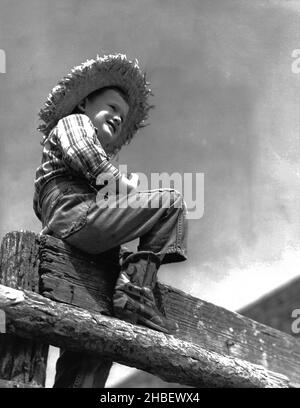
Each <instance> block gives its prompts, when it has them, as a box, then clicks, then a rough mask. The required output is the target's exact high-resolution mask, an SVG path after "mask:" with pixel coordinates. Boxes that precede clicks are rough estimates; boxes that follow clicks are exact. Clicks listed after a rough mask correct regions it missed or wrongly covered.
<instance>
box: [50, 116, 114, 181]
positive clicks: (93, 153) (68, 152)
mask: <svg viewBox="0 0 300 408" xmlns="http://www.w3.org/2000/svg"><path fill="white" fill-rule="evenodd" d="M57 140H58V144H59V146H60V148H61V151H62V155H63V158H64V161H65V163H66V164H67V165H68V166H69V167H71V168H72V169H73V170H74V171H75V172H77V173H80V174H81V175H82V176H83V177H84V178H86V179H87V180H88V181H89V182H90V183H91V184H92V185H94V186H96V184H97V176H98V175H99V174H100V173H105V178H106V179H107V180H110V179H111V178H114V179H115V180H118V179H119V178H120V177H121V173H120V172H119V170H118V169H117V168H116V167H114V166H113V165H112V164H111V163H110V162H109V159H108V157H107V155H106V153H105V151H104V149H103V147H102V146H101V143H100V141H99V140H98V138H97V130H96V128H95V127H94V125H93V124H92V122H91V120H90V119H89V117H88V116H86V115H82V114H74V115H69V116H66V117H64V118H63V119H61V120H60V121H59V122H58V124H57ZM101 176H102V174H101ZM102 179H103V177H102Z"/></svg>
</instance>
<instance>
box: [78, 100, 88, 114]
mask: <svg viewBox="0 0 300 408" xmlns="http://www.w3.org/2000/svg"><path fill="white" fill-rule="evenodd" d="M85 106H86V98H84V99H82V101H81V102H79V104H78V105H77V109H78V111H79V112H81V113H85Z"/></svg>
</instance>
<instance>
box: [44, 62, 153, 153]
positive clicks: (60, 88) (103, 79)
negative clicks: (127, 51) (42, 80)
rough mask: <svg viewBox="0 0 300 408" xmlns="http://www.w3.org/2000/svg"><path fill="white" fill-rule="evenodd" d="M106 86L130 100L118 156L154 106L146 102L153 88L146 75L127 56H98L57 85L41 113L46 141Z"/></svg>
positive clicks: (114, 148)
mask: <svg viewBox="0 0 300 408" xmlns="http://www.w3.org/2000/svg"><path fill="white" fill-rule="evenodd" d="M107 86H116V87H119V88H121V89H122V90H123V91H124V92H125V94H126V95H127V97H128V100H127V103H128V105H129V111H128V115H127V118H126V120H125V122H124V124H123V127H122V131H121V133H120V135H119V137H118V139H117V140H116V142H115V143H114V145H113V146H112V148H111V153H112V154H116V153H117V152H118V151H119V150H120V148H121V147H122V146H123V145H124V144H128V143H129V142H130V140H131V139H132V137H133V136H134V134H135V133H136V132H137V130H138V129H139V128H141V127H143V126H145V120H146V119H147V117H148V111H149V109H150V108H151V107H152V106H150V105H149V104H148V101H147V100H148V96H149V95H150V94H151V89H150V88H149V83H148V82H147V81H146V77H145V73H143V72H142V71H141V69H140V67H139V65H138V61H137V60H135V61H130V60H129V59H127V57H126V55H124V54H114V55H105V56H103V57H100V56H98V55H97V57H96V59H92V60H87V61H86V62H84V63H82V64H81V65H78V66H76V67H74V68H73V69H72V70H71V72H70V73H69V74H68V75H67V76H65V77H64V78H63V79H62V80H60V81H59V82H58V84H57V86H55V87H54V88H53V89H52V91H51V93H50V94H49V96H48V98H47V101H46V102H45V105H44V107H43V108H42V109H41V110H40V112H39V117H40V119H41V120H42V122H43V123H41V124H40V126H39V127H38V130H40V131H41V132H42V133H43V137H44V140H45V139H46V138H47V136H48V135H49V133H50V132H51V130H52V129H53V127H54V126H56V124H57V122H58V121H59V120H60V119H61V118H63V117H64V116H67V115H69V114H71V112H72V111H73V110H74V108H75V107H76V106H77V105H78V103H79V102H80V101H81V100H82V99H84V98H85V97H86V96H88V95H89V94H90V93H92V92H94V91H96V90H97V89H100V88H104V87H107Z"/></svg>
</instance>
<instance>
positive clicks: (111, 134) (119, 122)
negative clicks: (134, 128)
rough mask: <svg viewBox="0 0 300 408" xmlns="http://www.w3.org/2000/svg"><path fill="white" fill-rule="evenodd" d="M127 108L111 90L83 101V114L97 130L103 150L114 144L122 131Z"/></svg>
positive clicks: (121, 99) (124, 102)
mask: <svg viewBox="0 0 300 408" xmlns="http://www.w3.org/2000/svg"><path fill="white" fill-rule="evenodd" d="M128 110H129V106H128V104H127V103H126V101H125V100H124V99H123V98H122V96H121V94H120V93H118V92H117V91H115V90H113V89H105V90H103V91H102V92H99V93H97V94H96V95H93V96H92V97H90V98H89V97H88V98H86V100H85V106H84V113H85V114H86V115H87V116H88V117H89V118H90V119H91V121H92V123H93V125H94V126H95V127H96V128H97V129H98V138H99V140H100V142H101V144H102V146H103V148H104V149H108V150H109V146H110V144H111V143H112V142H114V141H115V140H116V139H117V138H118V136H119V135H120V132H121V130H122V126H123V123H124V121H125V119H126V116H127V114H128Z"/></svg>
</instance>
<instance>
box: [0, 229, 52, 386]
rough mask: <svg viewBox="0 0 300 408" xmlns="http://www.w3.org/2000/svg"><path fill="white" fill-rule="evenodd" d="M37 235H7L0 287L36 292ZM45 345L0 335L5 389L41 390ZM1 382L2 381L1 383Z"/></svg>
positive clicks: (0, 365) (0, 261)
mask: <svg viewBox="0 0 300 408" xmlns="http://www.w3.org/2000/svg"><path fill="white" fill-rule="evenodd" d="M38 249H39V242H38V238H37V235H36V234H35V233H33V232H21V233H20V232H9V233H8V234H6V235H5V237H4V238H3V240H2V244H1V250H0V283H1V284H2V285H7V286H10V287H11V288H15V289H28V290H31V291H33V292H37V293H38V292H39V272H38ZM47 357H48V345H46V344H41V343H40V342H35V341H32V340H28V339H23V338H20V337H17V336H14V335H11V334H5V333H0V379H1V380H2V381H1V382H0V386H1V383H3V384H5V380H6V381H7V385H6V387H44V386H45V379H46V366H47ZM3 380H4V381H3Z"/></svg>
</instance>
